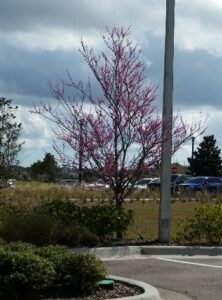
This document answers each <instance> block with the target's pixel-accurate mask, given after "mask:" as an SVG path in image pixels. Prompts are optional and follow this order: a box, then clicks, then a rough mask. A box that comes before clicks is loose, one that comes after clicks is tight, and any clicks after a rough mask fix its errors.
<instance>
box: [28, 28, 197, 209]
mask: <svg viewBox="0 0 222 300" xmlns="http://www.w3.org/2000/svg"><path fill="white" fill-rule="evenodd" d="M129 35H130V30H129V29H123V28H117V27H114V28H113V29H112V30H111V31H109V29H107V34H106V35H105V36H102V39H103V41H104V43H105V45H106V51H105V52H103V51H102V52H101V53H100V54H96V53H95V52H94V50H93V49H91V48H88V46H87V45H86V44H85V43H84V42H83V41H82V42H81V50H80V52H81V54H82V56H83V58H84V59H85V61H86V63H87V65H88V67H89V69H90V70H91V72H92V74H93V75H94V76H95V78H96V80H97V82H98V84H99V87H100V89H101V96H98V97H95V96H94V95H93V90H92V85H91V83H90V81H88V82H87V83H86V84H85V85H84V84H83V82H81V81H80V82H75V81H74V80H73V79H72V77H71V75H70V74H69V73H68V76H67V80H66V81H63V80H62V81H61V82H60V83H59V84H57V85H56V86H53V85H50V87H51V92H52V94H53V96H54V97H55V98H56V99H57V101H58V103H57V106H56V108H54V106H52V105H49V104H44V103H42V105H41V106H40V107H35V109H34V112H35V113H37V114H40V115H42V116H44V117H45V118H47V119H49V120H51V121H52V122H53V123H54V124H56V130H54V133H55V136H56V139H57V140H60V141H62V143H65V144H67V145H69V147H70V148H71V149H72V150H73V151H72V152H73V156H71V157H70V155H67V154H65V153H64V152H63V151H62V149H60V148H59V143H57V142H56V143H55V144H54V148H55V150H56V152H57V154H58V155H59V157H60V159H61V160H62V161H63V162H65V163H66V164H70V165H72V166H73V163H74V164H75V162H76V163H77V166H76V167H78V166H79V164H81V166H84V167H85V168H87V167H90V168H92V169H93V170H95V172H96V173H97V174H99V175H100V177H101V178H103V180H104V181H105V182H108V183H109V184H110V188H111V189H112V190H113V201H115V203H116V204H117V206H121V204H122V203H123V201H124V198H125V197H127V195H128V194H129V193H130V192H131V191H132V189H133V187H134V185H135V182H136V181H137V180H138V179H139V178H141V177H143V176H144V175H146V174H147V173H149V172H150V171H151V170H152V169H153V168H155V166H156V165H157V163H158V162H159V161H160V154H161V145H162V143H163V142H164V141H166V140H167V139H168V137H167V136H162V125H163V123H164V122H165V123H166V125H167V123H168V120H163V119H162V118H161V117H159V116H158V113H157V108H156V106H155V104H154V102H155V100H156V86H155V85H152V84H148V85H146V77H145V75H144V70H145V66H144V63H143V62H142V61H141V60H140V51H138V49H137V45H135V44H134V43H133V42H132V41H131V40H129ZM69 90H71V94H72V97H70V96H69V95H70V93H69ZM169 123H170V122H169ZM169 126H171V125H169ZM200 129H201V124H200V123H198V124H192V125H188V124H187V123H185V122H184V121H183V119H182V117H181V116H179V115H177V116H175V117H173V127H172V135H173V149H172V153H174V152H175V151H176V150H177V149H178V148H179V147H180V146H181V145H182V144H183V143H184V142H186V141H188V140H189V139H190V138H191V136H193V134H194V133H196V134H197V133H198V132H200Z"/></svg>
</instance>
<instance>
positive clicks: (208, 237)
mask: <svg viewBox="0 0 222 300" xmlns="http://www.w3.org/2000/svg"><path fill="white" fill-rule="evenodd" d="M176 238H177V241H179V242H191V243H193V242H198V243H200V242H203V243H208V244H210V245H212V244H220V243H221V239H222V205H211V206H209V205H207V206H203V207H200V208H196V209H195V212H194V215H193V216H192V217H191V218H190V219H188V220H187V221H186V222H180V223H179V228H178V231H177V236H176Z"/></svg>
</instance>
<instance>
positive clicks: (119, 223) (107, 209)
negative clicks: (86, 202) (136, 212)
mask: <svg viewBox="0 0 222 300" xmlns="http://www.w3.org/2000/svg"><path fill="white" fill-rule="evenodd" d="M132 220H133V212H132V210H127V211H125V210H124V209H122V210H119V209H117V207H116V206H115V205H101V206H99V205H97V206H93V207H90V208H89V207H83V208H82V209H81V212H80V223H81V224H84V225H85V226H86V227H87V228H90V230H91V231H92V232H93V233H94V234H96V235H97V236H99V237H111V236H113V235H114V234H115V233H116V232H118V231H120V232H121V233H122V234H123V233H124V232H126V230H127V229H128V227H129V225H130V224H131V223H132Z"/></svg>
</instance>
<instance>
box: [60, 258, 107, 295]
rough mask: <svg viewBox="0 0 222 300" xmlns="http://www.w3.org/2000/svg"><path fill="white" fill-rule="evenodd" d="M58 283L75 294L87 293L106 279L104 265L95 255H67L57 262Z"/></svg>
mask: <svg viewBox="0 0 222 300" xmlns="http://www.w3.org/2000/svg"><path fill="white" fill-rule="evenodd" d="M56 271H57V274H58V282H59V283H60V284H61V285H63V286H67V287H69V289H71V290H73V291H74V292H75V293H77V294H78V293H87V292H89V291H91V290H92V289H93V288H94V287H95V285H96V283H97V282H98V281H99V280H101V279H104V278H105V276H106V271H105V267H104V265H103V263H102V262H101V261H100V260H99V259H98V258H97V257H96V256H95V255H93V254H83V253H79V254H77V253H66V255H63V256H61V259H60V260H58V261H57V265H56Z"/></svg>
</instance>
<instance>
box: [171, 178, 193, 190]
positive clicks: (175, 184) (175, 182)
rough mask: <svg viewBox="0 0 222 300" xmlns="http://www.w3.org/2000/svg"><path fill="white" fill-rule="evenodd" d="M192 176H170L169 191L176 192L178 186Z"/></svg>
mask: <svg viewBox="0 0 222 300" xmlns="http://www.w3.org/2000/svg"><path fill="white" fill-rule="evenodd" d="M192 177H193V176H192V175H189V174H172V175H171V191H172V192H173V193H176V192H178V185H179V184H181V183H184V182H186V181H187V180H189V179H191V178H192Z"/></svg>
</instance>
